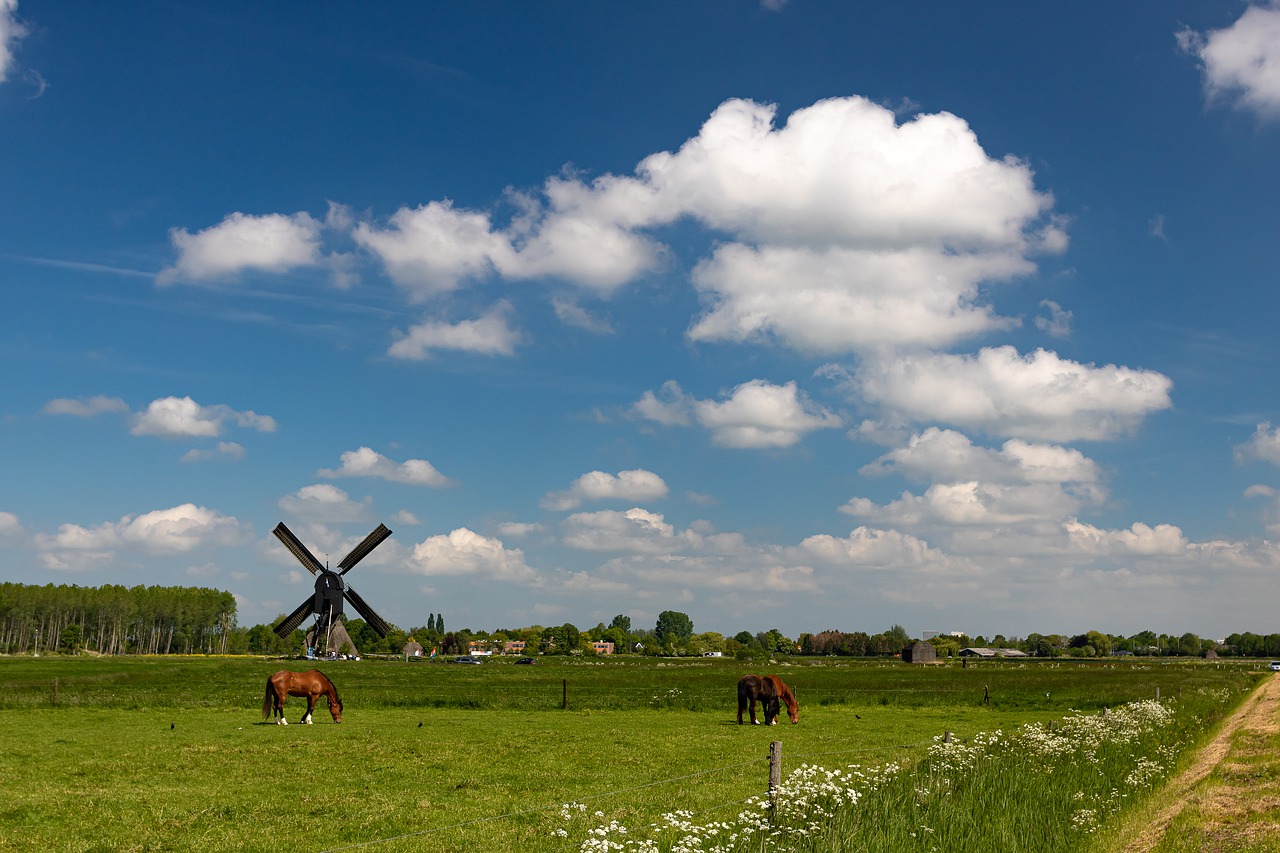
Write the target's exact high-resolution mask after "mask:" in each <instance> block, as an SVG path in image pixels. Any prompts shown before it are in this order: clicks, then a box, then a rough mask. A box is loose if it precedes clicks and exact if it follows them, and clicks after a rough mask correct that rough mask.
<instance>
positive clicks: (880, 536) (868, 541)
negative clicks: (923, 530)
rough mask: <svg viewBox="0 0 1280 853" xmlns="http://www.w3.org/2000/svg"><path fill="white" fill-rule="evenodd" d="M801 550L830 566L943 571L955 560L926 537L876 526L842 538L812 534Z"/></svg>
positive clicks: (859, 529)
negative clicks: (932, 545) (930, 543)
mask: <svg viewBox="0 0 1280 853" xmlns="http://www.w3.org/2000/svg"><path fill="white" fill-rule="evenodd" d="M799 550H800V551H801V552H803V553H804V554H806V555H807V556H808V558H809V559H811V560H814V561H818V562H822V563H825V564H828V565H833V566H841V567H844V568H859V569H872V570H876V571H900V570H904V569H935V570H941V569H945V568H946V567H947V565H948V564H949V563H950V562H951V561H950V560H949V558H948V557H947V556H946V555H945V554H943V553H942V552H941V551H938V550H937V549H934V548H931V547H929V544H928V543H927V542H925V541H924V540H923V539H917V538H916V537H914V536H909V535H906V534H903V533H899V532H898V531H896V530H877V529H876V528H873V527H858V528H856V529H854V530H853V531H852V532H851V533H850V534H849V535H848V536H846V537H842V538H841V537H835V536H829V535H827V534H819V535H817V536H810V537H808V538H807V539H805V540H804V541H802V542H801V543H800V546H799Z"/></svg>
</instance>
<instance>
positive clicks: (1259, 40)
mask: <svg viewBox="0 0 1280 853" xmlns="http://www.w3.org/2000/svg"><path fill="white" fill-rule="evenodd" d="M0 78H2V79H0V300H2V301H0V359H3V364H4V366H5V370H4V379H3V384H2V385H0V389H2V392H0V470H3V472H4V476H3V482H4V487H3V488H2V489H0V577H3V578H5V579H7V580H10V581H16V582H22V583H34V584H45V583H67V584H78V585H82V586H98V585H102V584H125V585H129V586H132V585H136V584H159V585H198V586H208V587H215V588H219V589H227V590H229V591H231V592H232V593H234V594H235V596H236V599H237V601H238V605H239V619H240V623H241V624H243V625H253V624H257V623H260V622H269V621H271V620H272V619H273V618H274V617H275V616H277V615H278V614H281V613H285V612H287V611H289V610H292V609H293V607H294V606H295V605H296V604H297V603H298V602H299V601H301V600H302V599H303V598H304V597H305V596H306V595H307V594H308V593H309V591H310V588H311V579H310V576H309V575H307V574H306V572H305V571H304V570H303V569H302V568H301V567H300V566H299V565H298V564H297V563H296V562H295V561H294V560H293V558H292V557H291V556H290V555H289V554H288V553H287V552H286V551H285V550H284V548H283V547H282V546H281V545H280V544H279V543H278V542H277V541H276V540H275V538H274V537H272V536H271V535H270V531H271V529H272V528H273V527H274V526H275V525H276V523H277V522H279V521H284V522H285V523H286V524H288V525H289V526H290V527H291V528H292V529H293V530H294V532H295V533H297V534H298V535H299V537H300V538H302V539H303V541H304V542H306V543H307V545H308V546H309V547H310V548H311V549H312V550H313V551H314V552H315V553H316V554H317V555H320V558H321V559H326V555H327V558H328V559H329V560H330V561H331V562H332V563H336V562H337V561H338V560H339V559H341V557H342V556H343V555H345V554H346V552H347V550H348V549H349V548H350V547H352V546H353V545H354V544H355V543H356V542H358V541H359V540H360V539H361V538H362V537H363V536H364V535H365V534H366V533H367V532H368V531H369V530H370V529H372V528H373V527H374V526H376V524H377V523H378V522H379V521H382V522H385V523H386V524H387V525H388V526H389V527H391V528H392V530H393V531H394V536H393V537H392V538H391V539H390V540H388V541H387V542H386V543H384V544H383V545H382V546H381V547H379V548H378V549H377V550H376V551H375V552H374V553H373V554H372V555H371V556H370V557H369V558H367V559H366V560H365V561H364V562H362V563H361V564H360V566H359V567H358V568H357V569H355V570H354V571H353V572H352V573H351V574H350V575H348V580H350V582H351V583H352V585H353V586H354V587H355V588H356V589H357V590H358V591H359V592H360V594H361V596H362V597H363V598H365V599H366V600H367V601H368V602H369V603H370V604H371V605H372V606H373V607H374V609H376V610H377V611H378V612H379V613H381V614H382V615H383V616H384V617H385V618H387V619H388V620H389V621H391V622H393V623H395V624H397V625H400V626H401V627H406V628H407V627H411V626H415V625H423V624H425V623H426V621H427V618H428V615H429V614H431V613H441V614H443V615H444V616H445V618H446V623H447V624H448V625H449V626H450V627H453V628H460V627H472V628H483V629H495V628H500V627H519V626H525V625H534V624H539V625H559V624H562V623H564V622H572V623H573V624H575V625H577V626H579V627H580V628H589V627H591V626H594V625H595V624H596V623H598V622H605V623H608V622H609V621H610V619H612V617H613V616H614V615H615V614H619V613H622V614H626V615H628V616H630V617H631V620H632V624H633V625H636V626H640V627H645V626H651V625H652V624H653V623H654V621H655V620H656V617H657V614H658V613H660V612H661V611H663V610H678V611H681V612H685V613H687V614H689V615H690V616H691V617H692V619H693V621H694V626H695V629H696V630H698V631H719V632H721V633H725V634H734V633H737V632H738V631H740V630H744V629H745V630H750V631H752V632H755V631H761V630H766V629H769V628H777V629H779V630H781V631H782V632H783V633H784V634H787V635H789V636H795V635H798V634H799V633H801V632H804V631H815V632H816V631H820V630H824V629H829V628H835V629H841V630H866V631H870V632H875V631H881V630H884V629H886V628H888V627H889V626H890V625H892V624H895V623H898V624H902V625H903V626H904V627H906V628H907V630H908V631H909V632H910V633H912V634H913V635H918V634H920V633H921V632H923V631H926V630H944V631H945V630H963V631H967V632H969V633H971V634H979V633H981V634H986V635H988V636H990V635H993V634H996V633H1004V634H1006V635H1012V634H1021V635H1025V634H1026V633H1028V632H1031V631H1040V632H1044V633H1048V632H1066V633H1079V632H1083V631H1085V630H1088V629H1098V630H1104V631H1109V632H1112V633H1121V634H1132V633H1135V632H1137V631H1140V630H1144V629H1152V630H1156V631H1160V632H1171V633H1179V634H1180V633H1183V632H1185V631H1193V632H1196V633H1198V634H1200V635H1202V636H1205V637H1218V638H1220V637H1222V636H1224V635H1225V634H1227V633H1229V632H1232V631H1237V630H1253V631H1258V632H1272V631H1275V630H1278V629H1280V625H1277V616H1276V610H1275V606H1274V595H1273V591H1274V589H1275V588H1276V582H1277V569H1280V545H1278V544H1277V540H1278V539H1280V427H1278V426H1277V425H1278V424H1280V398H1277V387H1278V386H1277V381H1276V380H1277V372H1276V364H1277V363H1278V358H1277V357H1278V356H1280V352H1278V349H1280V345H1278V344H1277V336H1276V335H1275V334H1274V328H1275V324H1276V320H1277V317H1280V289H1278V288H1277V281H1276V270H1277V269H1278V268H1280V240H1278V239H1277V238H1278V237H1280V170H1277V168H1276V162H1277V161H1276V153H1277V151H1278V150H1280V148H1278V146H1280V7H1278V6H1275V5H1269V4H1254V5H1247V4H1244V3H1203V2H1185V3H1164V2H1161V3H1153V2H1133V3H1124V4H1119V5H1117V4H1112V3H1075V4H1056V5H1049V4H1026V3H995V2H992V3H974V4H942V3H937V4H900V3H881V4H867V3H859V4H852V3H818V2H806V0H790V2H770V3H752V2H747V0H740V1H739V2H706V3H679V2H670V3H664V2H658V3H648V4H599V3H578V2H566V3H539V4H526V3H497V4H487V5H484V6H479V7H477V6H473V5H471V4H446V3H431V4H425V3H388V4H376V5H374V6H373V7H372V8H364V7H355V6H346V5H339V4H321V5H316V4H296V3H282V4H271V5H268V6H266V7H265V8H264V7H262V6H261V5H260V4H241V3H234V2H233V3H223V4H218V5H217V6H216V7H210V6H209V5H208V4H203V3H186V2H137V3H130V4H67V3H50V2H38V0H21V2H15V0H0Z"/></svg>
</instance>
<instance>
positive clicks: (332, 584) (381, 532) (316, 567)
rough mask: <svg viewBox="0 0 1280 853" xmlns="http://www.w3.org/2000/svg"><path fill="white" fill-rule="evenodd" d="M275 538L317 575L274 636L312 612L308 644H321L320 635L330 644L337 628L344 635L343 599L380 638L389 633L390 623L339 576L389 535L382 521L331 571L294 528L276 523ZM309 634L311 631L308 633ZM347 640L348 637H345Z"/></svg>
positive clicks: (282, 634)
mask: <svg viewBox="0 0 1280 853" xmlns="http://www.w3.org/2000/svg"><path fill="white" fill-rule="evenodd" d="M271 532H272V533H274V534H275V535H276V538H277V539H279V540H280V541H281V542H283V543H284V547H286V548H288V549H289V552H290V553H291V554H293V556H295V557H297V558H298V562H299V563H302V565H303V566H305V567H306V569H307V571H309V572H311V574H313V575H315V576H316V591H315V594H314V595H312V596H311V597H310V598H308V599H307V600H306V601H304V602H302V604H300V605H298V609H297V610H295V611H293V612H292V613H290V614H289V615H288V616H286V617H285V618H284V619H283V620H282V621H281V622H280V624H279V625H276V626H275V628H274V629H273V630H274V631H275V632H276V634H277V636H279V637H280V638H281V639H284V638H285V637H287V636H289V635H290V634H292V633H293V632H294V631H295V630H296V629H297V628H298V626H299V625H301V624H302V623H303V620H305V619H306V618H307V617H308V616H310V615H311V614H313V613H314V614H315V616H316V624H315V628H314V629H313V631H314V640H310V639H309V642H308V645H312V646H315V647H317V650H319V647H320V646H321V639H322V638H323V641H324V646H325V647H328V646H329V640H330V638H331V637H332V635H333V634H334V633H335V632H336V631H340V632H341V633H342V634H343V635H346V629H345V628H343V627H342V600H343V599H344V598H345V599H346V600H347V601H348V602H350V604H351V606H352V607H354V608H355V610H356V612H357V613H359V614H360V615H361V616H363V617H364V621H365V622H366V623H367V624H368V625H369V627H370V628H372V629H373V630H374V631H376V632H377V634H378V636H379V637H385V636H387V634H389V633H390V632H391V626H390V625H389V624H387V621H386V620H385V619H383V618H382V617H381V616H379V615H378V614H377V613H374V612H373V608H372V607H370V606H369V605H368V604H366V603H365V600H364V599H363V598H361V597H360V596H359V595H357V594H356V591H355V590H354V589H352V588H351V587H350V586H348V585H347V583H346V581H344V580H343V578H342V576H343V575H345V574H346V573H347V572H349V571H351V569H352V567H353V566H355V564H356V563H358V562H360V561H361V560H363V559H364V558H365V557H367V556H369V552H370V551H372V550H373V549H374V548H377V547H378V545H380V544H381V543H382V540H384V539H386V538H387V537H388V536H390V535H391V531H390V530H388V529H387V526H386V525H385V524H379V525H378V527H377V529H375V530H374V531H373V532H372V533H370V534H369V535H368V536H366V537H365V538H364V541H363V542H361V543H360V544H359V545H357V546H356V547H355V548H353V549H352V550H351V553H350V554H348V555H347V556H345V557H343V558H342V561H341V562H340V563H338V569H339V571H336V572H335V571H333V570H332V569H330V568H329V567H328V566H327V565H324V566H322V565H320V561H319V560H317V559H316V558H315V557H314V556H313V555H312V554H311V552H310V551H308V550H307V546H305V545H303V544H302V542H301V541H299V539H298V537H296V536H294V535H293V531H291V530H289V528H287V527H285V526H284V522H283V521H282V522H280V523H279V524H277V525H276V529H275V530H273V531H271ZM308 633H309V634H310V632H308ZM346 639H347V640H348V641H350V639H351V638H350V637H349V636H348V637H346ZM354 647H355V644H354V643H352V648H354Z"/></svg>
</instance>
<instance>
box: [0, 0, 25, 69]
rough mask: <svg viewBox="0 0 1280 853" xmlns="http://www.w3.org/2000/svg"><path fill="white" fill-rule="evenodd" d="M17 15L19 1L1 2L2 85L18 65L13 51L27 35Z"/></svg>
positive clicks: (0, 63) (4, 0)
mask: <svg viewBox="0 0 1280 853" xmlns="http://www.w3.org/2000/svg"><path fill="white" fill-rule="evenodd" d="M17 13H18V0H0V83H3V82H4V81H5V80H6V79H8V76H9V71H10V70H12V69H13V67H14V66H15V65H16V64H17V62H16V60H15V59H14V56H13V51H14V48H16V47H17V45H18V41H19V40H20V39H21V38H22V37H23V36H25V35H26V34H27V28H26V26H25V25H24V24H23V23H22V22H21V21H19V20H18V14H17Z"/></svg>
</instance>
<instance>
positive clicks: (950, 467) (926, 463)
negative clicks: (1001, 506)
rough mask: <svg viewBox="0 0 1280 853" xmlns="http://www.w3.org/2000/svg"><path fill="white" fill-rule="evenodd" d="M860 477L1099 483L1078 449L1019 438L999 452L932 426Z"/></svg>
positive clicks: (1093, 467) (1093, 466) (1096, 473)
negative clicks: (893, 475) (899, 475)
mask: <svg viewBox="0 0 1280 853" xmlns="http://www.w3.org/2000/svg"><path fill="white" fill-rule="evenodd" d="M860 473H862V474H864V475H877V474H890V473H899V474H902V475H903V476H905V477H907V478H908V479H912V480H941V481H946V482H957V481H963V480H984V481H988V482H996V483H1082V484H1092V483H1096V482H1098V480H1099V479H1100V474H1099V471H1098V466H1097V464H1096V463H1094V462H1093V460H1091V459H1089V458H1088V457H1086V456H1085V455H1084V454H1083V453H1081V452H1080V451H1078V450H1073V449H1071V448H1067V447H1060V446H1058V445H1052V444H1034V443H1031V442H1027V441H1023V440H1021V439H1016V438H1015V439H1010V440H1008V441H1006V442H1005V443H1004V444H1003V445H1002V446H1001V448H1000V449H999V450H992V449H988V448H985V447H979V446H977V445H975V444H974V443H973V442H972V441H970V440H969V438H968V437H967V436H965V435H963V434H962V433H959V432H956V431H954V430H944V429H938V428H937V427H930V428H929V429H926V430H925V431H924V432H922V433H920V434H918V435H914V436H912V437H911V438H910V440H908V441H907V443H906V444H905V445H904V446H902V447H899V448H895V449H894V450H891V451H889V452H888V453H886V454H884V455H883V456H881V457H880V458H879V459H877V460H875V461H874V462H871V463H869V464H867V465H865V466H863V468H862V469H861V471H860Z"/></svg>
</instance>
